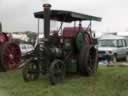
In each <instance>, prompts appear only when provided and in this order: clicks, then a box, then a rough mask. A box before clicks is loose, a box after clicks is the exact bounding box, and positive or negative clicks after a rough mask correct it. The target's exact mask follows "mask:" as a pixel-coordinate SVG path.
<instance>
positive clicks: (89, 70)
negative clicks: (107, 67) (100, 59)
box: [79, 46, 98, 76]
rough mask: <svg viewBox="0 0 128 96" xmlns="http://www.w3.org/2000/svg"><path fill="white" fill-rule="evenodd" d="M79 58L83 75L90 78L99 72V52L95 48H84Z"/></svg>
mask: <svg viewBox="0 0 128 96" xmlns="http://www.w3.org/2000/svg"><path fill="white" fill-rule="evenodd" d="M79 58H80V59H79V64H80V65H79V66H80V73H81V74H82V75H86V76H90V75H93V74H94V73H95V72H96V71H97V68H98V63H97V50H96V49H95V48H94V47H93V46H84V47H83V48H82V50H81V52H80V57H79Z"/></svg>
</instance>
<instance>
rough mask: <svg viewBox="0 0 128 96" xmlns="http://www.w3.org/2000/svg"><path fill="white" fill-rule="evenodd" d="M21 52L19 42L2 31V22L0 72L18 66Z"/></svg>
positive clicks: (0, 32) (0, 28)
mask: <svg viewBox="0 0 128 96" xmlns="http://www.w3.org/2000/svg"><path fill="white" fill-rule="evenodd" d="M20 57H21V52H20V48H19V46H18V44H16V43H15V42H14V41H12V40H11V37H10V35H9V34H7V33H4V32H2V25H1V24H0V72H5V71H8V70H12V69H15V68H17V67H18V65H19V62H20V59H21V58H20Z"/></svg>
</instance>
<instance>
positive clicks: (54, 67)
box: [48, 59, 65, 85]
mask: <svg viewBox="0 0 128 96" xmlns="http://www.w3.org/2000/svg"><path fill="white" fill-rule="evenodd" d="M48 76H49V81H50V83H51V84H52V85H55V84H57V83H60V82H62V81H63V80H64V76H65V65H64V63H63V61H61V60H58V59H57V60H54V61H53V62H52V63H51V66H50V68H49V74H48Z"/></svg>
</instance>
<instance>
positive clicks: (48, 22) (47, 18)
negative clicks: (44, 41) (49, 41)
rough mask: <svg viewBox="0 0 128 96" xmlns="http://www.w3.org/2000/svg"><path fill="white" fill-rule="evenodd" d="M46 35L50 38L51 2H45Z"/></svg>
mask: <svg viewBox="0 0 128 96" xmlns="http://www.w3.org/2000/svg"><path fill="white" fill-rule="evenodd" d="M43 7H44V37H45V38H48V37H49V33H50V8H51V5H50V4H44V5H43Z"/></svg>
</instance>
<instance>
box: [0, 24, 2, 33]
mask: <svg viewBox="0 0 128 96" xmlns="http://www.w3.org/2000/svg"><path fill="white" fill-rule="evenodd" d="M0 32H2V23H1V22H0Z"/></svg>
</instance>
